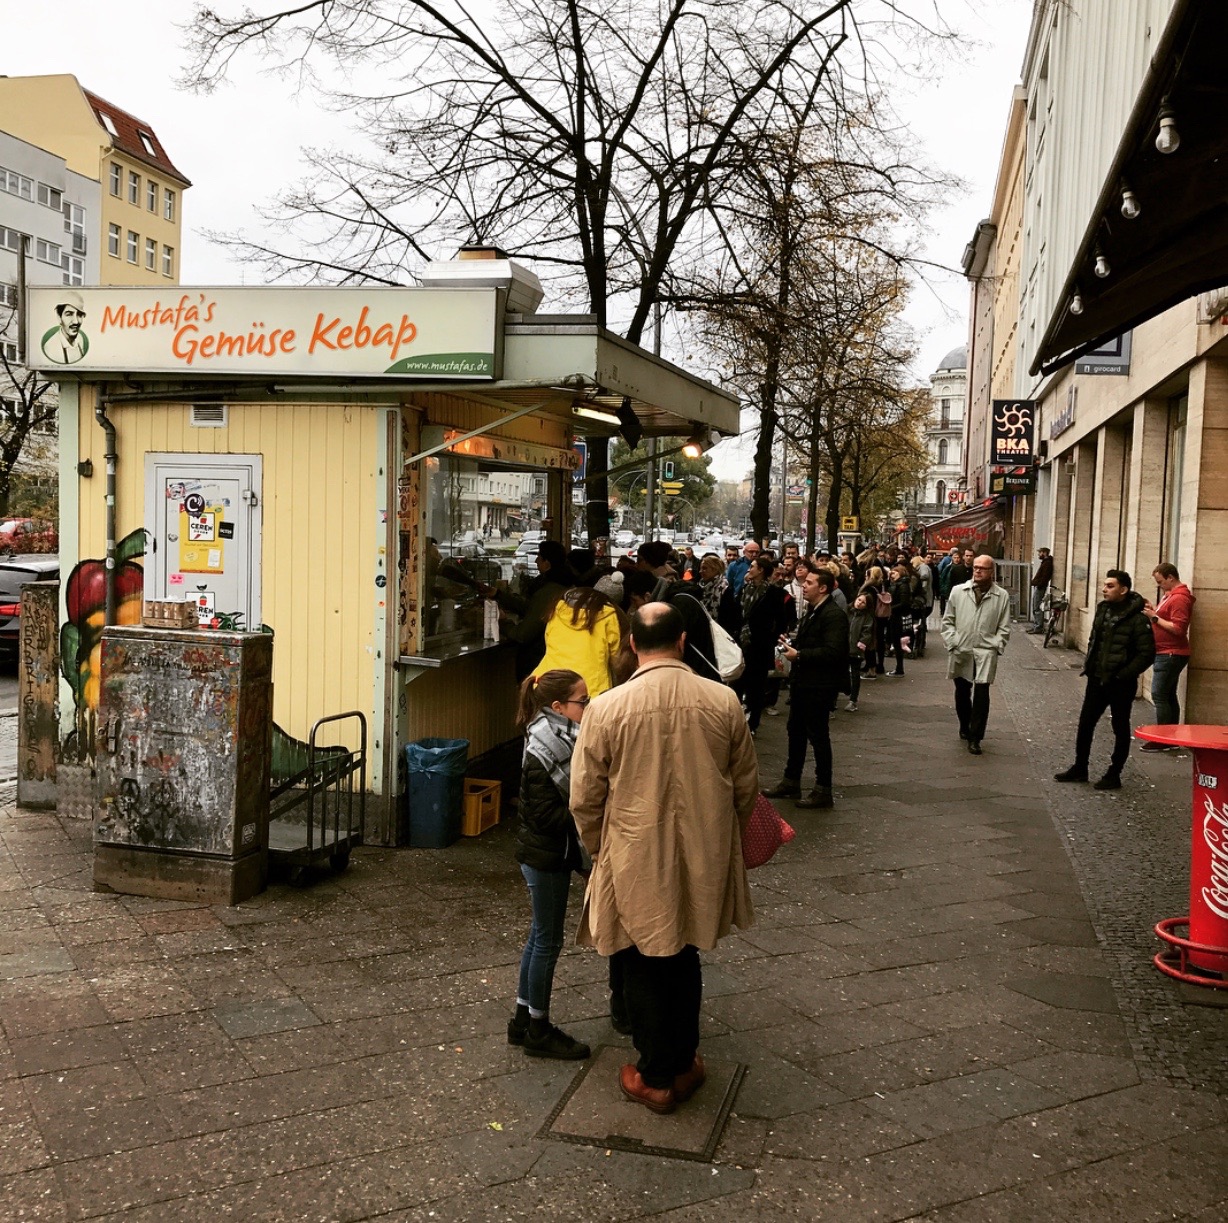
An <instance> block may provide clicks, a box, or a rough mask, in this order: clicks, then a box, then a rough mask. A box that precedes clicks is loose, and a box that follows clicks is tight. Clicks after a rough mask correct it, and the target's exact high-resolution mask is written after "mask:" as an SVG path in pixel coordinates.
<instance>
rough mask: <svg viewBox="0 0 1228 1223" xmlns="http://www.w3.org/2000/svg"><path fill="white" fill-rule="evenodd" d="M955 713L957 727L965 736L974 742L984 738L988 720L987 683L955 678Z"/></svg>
mask: <svg viewBox="0 0 1228 1223" xmlns="http://www.w3.org/2000/svg"><path fill="white" fill-rule="evenodd" d="M955 714H956V716H957V717H958V718H959V729H960V730H961V731H962V732H963V733H964V735H965V736H966V737H967V738H969V739H971V740H972V741H973V742H974V743H979V742H980V741H981V740H982V739H983V738H985V726H986V724H987V723H988V721H989V685H988V684H974V683H972V682H971V681H970V680H966V679H958V678H957V679H956V680H955Z"/></svg>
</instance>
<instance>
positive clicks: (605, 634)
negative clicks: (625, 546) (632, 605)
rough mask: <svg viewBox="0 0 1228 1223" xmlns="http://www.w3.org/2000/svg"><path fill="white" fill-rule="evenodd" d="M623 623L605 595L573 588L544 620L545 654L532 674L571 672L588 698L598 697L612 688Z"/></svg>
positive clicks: (624, 629) (624, 619)
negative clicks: (574, 674)
mask: <svg viewBox="0 0 1228 1223" xmlns="http://www.w3.org/2000/svg"><path fill="white" fill-rule="evenodd" d="M627 624H628V621H627V617H626V616H625V615H624V614H623V611H622V609H621V608H620V607H615V605H614V603H613V601H612V600H611V599H610V597H609V596H608V595H606V594H605V593H603V592H602V591H600V590H598V589H596V588H595V587H590V586H573V587H572V588H571V590H569V591H567V593H566V594H564V595H563V597H562V598H561V599H560V600H559V601H558V602H557V603H556V604H555V605H554V607H553V609H552V610H551V611H550V613H549V614H548V615H547V617H546V653H545V656H544V657H543V658H542V660H541V662H539V663H538V664H537V666H536V667H534V668H533V674H534V675H536V676H538V677H540V676H542V675H545V673H546V672H547V671H559V670H567V671H575V672H577V673H578V674H579V675H581V676H582V677H583V678H584V682H585V683H586V684H587V685H588V694H589V696H600V695H601V694H602V693H603V692H605V691H606V690H607V689H609V688H612V687H613V686H614V678H615V663H616V660H617V658H618V651H619V648H620V646H621V645H622V643H623V641H624V639H625V638H626V636H627Z"/></svg>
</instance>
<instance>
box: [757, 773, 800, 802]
mask: <svg viewBox="0 0 1228 1223" xmlns="http://www.w3.org/2000/svg"><path fill="white" fill-rule="evenodd" d="M801 792H802V783H801V782H800V781H794V780H793V778H792V777H785V778H783V779H782V780H781V781H779V782H778V783H777V784H776V785H774V786H773V787H772V788H771V789H770V790H764V791H763V795H764V797H765V798H798V797H800V795H801Z"/></svg>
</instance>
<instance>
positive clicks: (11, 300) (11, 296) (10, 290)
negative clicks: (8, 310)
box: [0, 284, 17, 310]
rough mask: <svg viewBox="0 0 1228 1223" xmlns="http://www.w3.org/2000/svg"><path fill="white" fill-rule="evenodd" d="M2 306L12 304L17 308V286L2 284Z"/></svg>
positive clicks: (0, 296) (0, 298)
mask: <svg viewBox="0 0 1228 1223" xmlns="http://www.w3.org/2000/svg"><path fill="white" fill-rule="evenodd" d="M0 306H11V307H12V308H13V309H14V310H16V309H17V286H16V285H9V284H0Z"/></svg>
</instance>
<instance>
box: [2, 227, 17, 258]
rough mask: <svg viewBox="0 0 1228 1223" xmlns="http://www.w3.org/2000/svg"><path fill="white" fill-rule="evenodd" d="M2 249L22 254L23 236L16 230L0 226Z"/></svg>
mask: <svg viewBox="0 0 1228 1223" xmlns="http://www.w3.org/2000/svg"><path fill="white" fill-rule="evenodd" d="M0 247H2V248H3V249H4V250H6V251H17V252H18V253H19V254H20V252H21V234H19V233H18V232H17V231H16V230H15V229H8V228H7V227H5V226H3V225H0Z"/></svg>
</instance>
